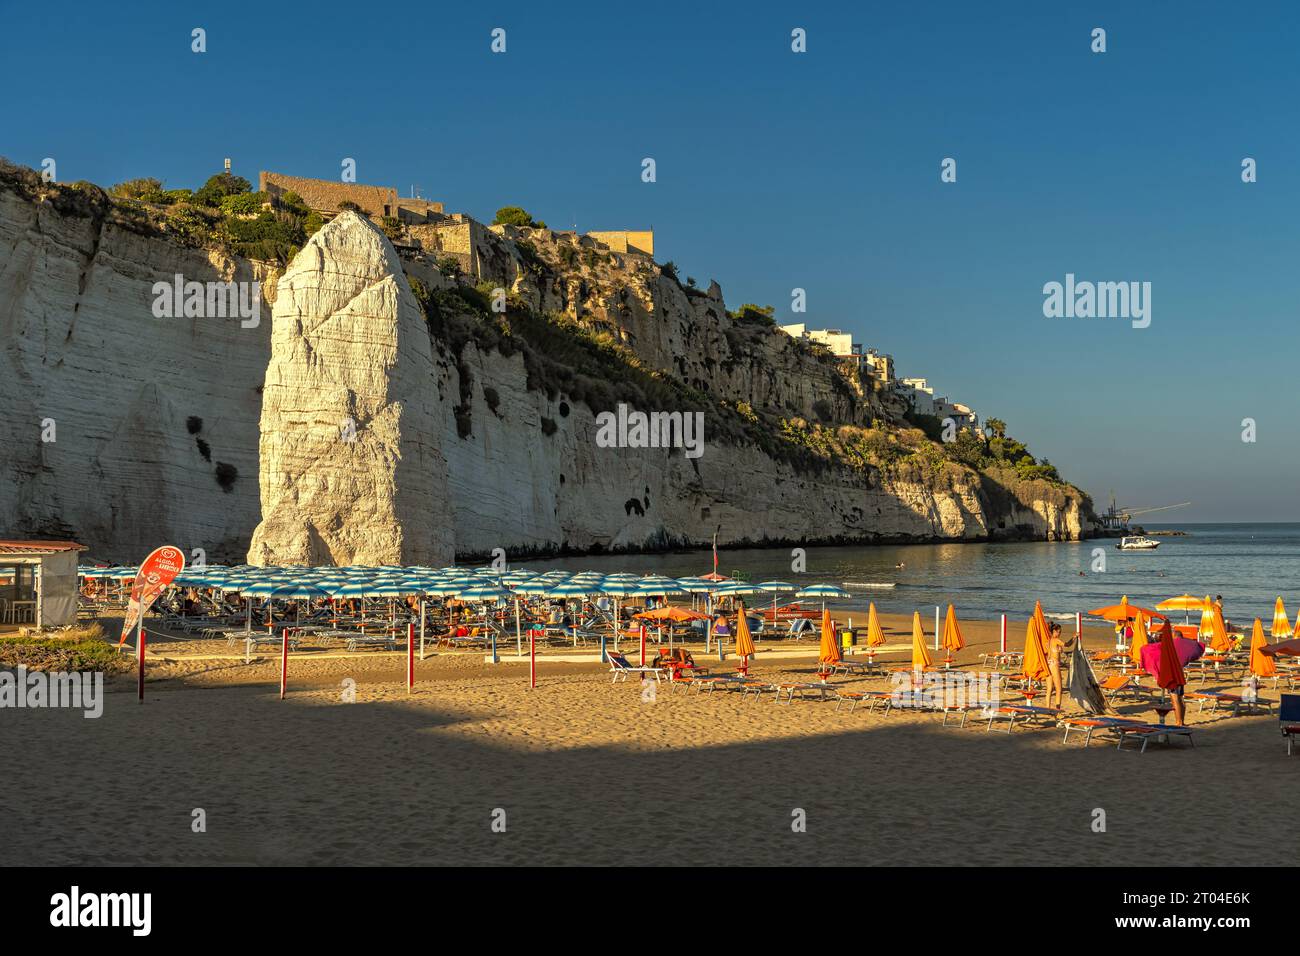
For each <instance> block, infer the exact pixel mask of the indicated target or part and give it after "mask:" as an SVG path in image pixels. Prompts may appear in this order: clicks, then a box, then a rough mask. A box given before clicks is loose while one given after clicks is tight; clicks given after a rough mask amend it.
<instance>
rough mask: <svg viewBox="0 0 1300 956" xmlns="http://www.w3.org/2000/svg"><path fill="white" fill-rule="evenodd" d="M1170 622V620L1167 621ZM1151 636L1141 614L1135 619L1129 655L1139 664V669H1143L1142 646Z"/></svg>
mask: <svg viewBox="0 0 1300 956" xmlns="http://www.w3.org/2000/svg"><path fill="white" fill-rule="evenodd" d="M1166 623H1168V622H1166ZM1150 640H1151V637H1150V635H1149V634H1148V633H1147V625H1146V622H1145V621H1144V620H1143V619H1142V617H1141V616H1138V617H1136V618H1134V619H1133V643H1132V644H1131V645H1129V649H1128V656H1129V659H1130V660H1131V661H1133V663H1134V664H1135V665H1136V666H1137V668H1138V670H1141V669H1142V648H1144V647H1146V646H1147V644H1148V643H1149V642H1150Z"/></svg>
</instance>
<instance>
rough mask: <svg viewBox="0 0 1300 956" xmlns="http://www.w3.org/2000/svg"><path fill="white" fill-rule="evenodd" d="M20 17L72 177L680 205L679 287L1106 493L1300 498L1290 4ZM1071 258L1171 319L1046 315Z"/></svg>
mask: <svg viewBox="0 0 1300 956" xmlns="http://www.w3.org/2000/svg"><path fill="white" fill-rule="evenodd" d="M0 11H2V16H0V22H3V25H4V29H3V31H2V32H0V81H3V84H4V86H3V88H4V89H5V90H6V91H7V95H6V97H5V98H4V101H3V102H0V154H3V155H5V156H7V157H9V158H10V159H13V160H16V161H18V162H23V163H27V164H29V165H33V166H35V165H39V163H40V162H41V160H42V158H44V157H46V156H51V157H54V158H55V159H56V160H57V161H58V171H59V178H60V179H61V180H63V181H71V180H75V179H89V180H92V181H94V182H98V183H101V184H104V185H108V184H111V183H113V182H117V181H119V180H121V179H125V178H129V177H134V176H146V175H151V176H157V177H159V178H161V179H163V180H164V181H165V182H166V183H167V184H168V186H171V187H180V186H194V185H197V184H198V183H200V182H201V181H202V180H203V179H204V178H206V176H208V175H209V174H211V173H212V172H214V171H217V170H218V169H219V168H220V164H221V160H222V158H223V157H225V156H231V157H232V158H233V159H234V166H235V171H236V172H238V173H240V174H242V175H244V176H246V177H248V178H249V179H250V180H255V178H256V174H257V171H258V170H259V169H262V168H266V169H275V170H280V171H285V172H293V173H298V174H304V175H312V176H321V177H329V178H333V177H334V176H337V175H338V172H339V168H340V162H341V161H342V159H343V158H344V157H353V158H355V159H356V160H357V165H358V179H359V180H361V181H363V182H370V183H380V184H391V185H395V186H397V187H399V189H400V190H401V191H402V192H403V194H406V193H407V191H408V189H409V187H410V186H411V185H412V184H418V185H419V186H421V187H422V190H423V195H424V196H425V197H427V198H431V199H440V200H443V201H444V202H446V204H447V208H448V209H449V210H453V211H455V210H463V211H466V212H469V213H470V214H472V215H474V216H476V217H479V218H484V219H490V217H491V215H492V213H493V211H494V210H495V209H496V208H497V207H498V206H501V205H506V204H519V205H523V206H525V207H526V208H527V209H529V211H531V212H532V213H533V214H534V215H535V216H537V217H539V218H542V219H545V220H546V221H547V222H548V223H549V224H550V225H552V226H553V227H557V228H560V227H569V226H572V225H573V224H574V223H576V224H577V225H578V227H579V228H580V229H583V230H587V229H597V228H621V227H641V226H646V225H653V227H654V229H655V231H656V237H655V242H656V247H657V251H658V253H659V255H658V258H659V259H660V260H661V261H662V260H665V259H672V260H673V261H675V262H676V263H677V264H678V266H679V267H680V270H681V273H682V275H683V276H686V275H690V276H694V277H696V278H697V279H698V280H699V281H700V283H701V284H706V283H707V282H708V280H709V279H717V280H718V281H719V282H720V283H721V284H722V287H723V290H724V292H725V294H726V296H727V301H728V303H729V304H731V305H733V306H735V305H738V304H740V303H741V302H744V301H753V302H759V303H770V304H773V305H775V306H777V310H778V316H779V317H780V318H782V319H788V318H792V317H791V316H790V312H789V310H790V290H791V289H792V288H795V287H801V288H804V289H806V290H807V294H808V312H807V315H806V316H799V317H797V318H799V319H805V318H806V320H807V321H809V322H810V323H812V324H815V325H825V326H831V327H842V328H845V329H850V330H852V331H853V332H854V333H855V335H856V337H857V338H858V339H860V340H861V341H862V342H863V343H865V344H866V345H868V346H872V347H877V348H880V349H881V350H883V351H888V352H890V353H892V354H893V355H894V357H895V361H896V363H897V367H898V370H899V372H900V373H901V374H904V375H923V376H926V377H928V378H929V379H930V380H931V382H932V383H934V384H935V385H937V386H938V388H939V389H940V390H941V391H942V392H944V393H946V394H948V395H949V396H950V397H952V398H954V399H956V400H959V401H963V402H966V403H968V404H970V405H972V406H973V407H974V408H975V409H976V410H977V411H978V412H980V413H981V414H982V415H983V416H985V417H987V416H990V415H993V416H997V417H1000V418H1003V419H1005V420H1006V421H1007V423H1008V425H1009V428H1010V431H1011V433H1012V434H1014V435H1016V436H1017V437H1019V438H1021V439H1022V440H1024V441H1026V442H1027V443H1028V444H1029V446H1030V448H1031V449H1032V450H1033V451H1034V452H1035V453H1037V454H1039V455H1040V456H1046V457H1048V458H1050V459H1051V460H1052V461H1053V462H1054V463H1056V464H1057V465H1058V467H1060V468H1061V470H1062V472H1063V473H1064V474H1065V475H1066V476H1067V477H1069V478H1070V479H1072V480H1073V481H1075V482H1076V483H1078V484H1079V485H1081V486H1082V487H1084V488H1085V489H1086V490H1088V491H1089V492H1091V493H1092V494H1093V495H1094V497H1095V498H1096V499H1097V501H1098V504H1099V505H1102V504H1104V503H1105V499H1106V497H1107V495H1108V493H1109V492H1110V490H1112V489H1113V490H1114V491H1115V493H1116V494H1117V495H1118V497H1119V498H1120V502H1121V504H1126V505H1129V506H1143V505H1154V504H1165V503H1170V502H1176V501H1183V500H1189V499H1190V500H1192V501H1194V502H1195V505H1194V507H1192V508H1188V509H1183V510H1182V511H1178V512H1171V513H1170V515H1169V518H1170V520H1186V521H1192V520H1208V521H1215V520H1223V521H1228V520H1276V521H1281V520H1297V519H1300V508H1297V506H1296V504H1295V501H1296V495H1295V493H1294V490H1295V487H1296V484H1297V481H1300V461H1298V460H1297V455H1296V449H1297V448H1300V423H1297V414H1296V411H1297V404H1298V403H1297V402H1296V401H1295V400H1294V399H1293V398H1292V397H1291V393H1292V391H1293V389H1294V388H1295V386H1296V384H1297V383H1300V347H1298V343H1300V336H1297V334H1296V332H1295V330H1294V321H1295V316H1296V311H1297V305H1298V303H1300V278H1297V269H1296V268H1295V265H1296V261H1297V253H1300V240H1298V239H1297V236H1296V230H1295V229H1294V221H1295V210H1296V208H1297V199H1300V196H1298V195H1297V193H1298V192H1300V189H1298V187H1297V182H1298V181H1300V131H1298V124H1297V123H1296V121H1295V116H1296V114H1295V105H1296V103H1297V100H1298V97H1297V93H1300V58H1297V57H1296V56H1295V54H1294V49H1295V46H1296V41H1297V33H1298V32H1300V31H1298V30H1297V28H1298V27H1300V14H1298V13H1297V12H1296V8H1294V7H1293V6H1292V5H1289V4H1285V3H1261V4H1250V5H1247V6H1236V5H1232V4H1228V3H1221V4H1205V3H1188V2H1177V3H1176V2H1144V3H1141V4H1133V3H1124V4H1089V3H1070V4H1066V3H1044V2H1041V0H1039V2H1023V3H1021V2H1009V3H999V4H988V5H985V4H970V3H959V2H949V3H921V2H909V3H906V4H889V5H885V4H878V5H876V4H873V5H870V6H863V5H854V6H853V7H852V8H851V9H844V10H841V9H837V5H836V6H832V5H830V4H804V3H798V4H796V3H766V2H753V3H746V4H701V3H692V4H686V3H675V2H665V3H656V4H652V5H637V4H609V3H586V2H570V3H566V4H563V5H559V6H556V5H551V4H546V5H542V4H535V3H530V4H524V3H498V4H486V5H483V6H481V7H476V8H475V9H473V10H467V9H466V8H465V6H462V5H450V4H448V5H441V4H420V5H418V6H417V5H413V7H412V9H411V10H410V11H403V10H402V9H400V7H399V6H398V5H380V4H376V5H372V6H365V5H358V4H354V3H347V4H344V3H336V2H329V0H320V2H317V3H313V4H304V5H302V8H301V9H297V10H295V9H287V8H285V7H284V6H282V5H277V4H249V3H238V2H230V3H220V4H216V3H184V4H180V3H138V4H131V5H114V6H113V7H104V6H103V5H100V4H94V5H90V4H85V5H82V4H79V3H66V4H60V5H58V7H57V10H56V8H51V7H48V6H43V5H39V4H30V3H27V4H19V3H13V2H11V0H0ZM51 17H57V20H58V23H57V24H54V23H52V22H51ZM56 26H57V27H58V29H57V31H56ZM196 26H198V27H203V28H205V29H206V30H207V39H208V52H206V53H204V54H194V53H192V52H190V31H191V29H192V28H193V27H196ZM494 27H502V28H504V29H505V30H506V31H507V52H506V53H505V54H504V55H494V54H492V53H491V52H490V51H489V42H490V37H489V33H490V31H491V30H492V28H494ZM794 27H803V28H804V29H806V30H807V34H808V52H807V53H806V54H801V55H796V54H794V53H792V52H791V51H790V31H791V29H792V28H794ZM1094 27H1103V28H1105V29H1106V31H1107V47H1108V49H1107V52H1106V53H1104V54H1093V53H1092V52H1091V51H1090V42H1091V41H1090V33H1091V30H1092V29H1093V28H1094ZM646 156H650V157H654V159H655V160H656V164H657V172H658V181H657V182H655V183H653V184H647V183H643V182H641V179H640V169H641V160H642V158H643V157H646ZM1247 156H1249V157H1253V158H1255V159H1256V160H1257V162H1258V176H1259V181H1258V182H1256V183H1254V184H1249V185H1247V184H1243V183H1242V181H1241V175H1240V173H1241V161H1242V159H1243V158H1244V157H1247ZM944 157H953V158H955V159H956V160H957V164H958V165H957V172H958V177H957V182H956V183H955V184H943V183H941V182H940V179H939V167H940V162H941V160H942V159H943V158H944ZM1067 272H1073V273H1075V274H1076V276H1078V277H1079V279H1091V280H1094V281H1123V280H1145V281H1150V282H1151V283H1152V306H1153V309H1152V323H1151V326H1150V327H1149V328H1146V329H1133V328H1131V326H1130V325H1129V323H1128V322H1126V321H1123V320H1117V319H1110V320H1102V319H1047V318H1044V316H1043V314H1042V302H1043V295H1042V287H1043V284H1044V283H1046V282H1049V281H1053V280H1055V281H1062V280H1063V279H1064V276H1065V274H1066V273H1067ZM1247 417H1250V418H1254V419H1255V420H1256V422H1257V428H1258V440H1257V441H1256V442H1255V443H1254V444H1247V443H1243V442H1242V441H1241V432H1242V426H1241V422H1242V419H1243V418H1247Z"/></svg>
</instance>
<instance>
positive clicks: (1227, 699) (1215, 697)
mask: <svg viewBox="0 0 1300 956" xmlns="http://www.w3.org/2000/svg"><path fill="white" fill-rule="evenodd" d="M1187 696H1188V697H1191V698H1192V699H1193V700H1195V701H1197V702H1198V703H1199V704H1200V708H1199V710H1198V711H1197V712H1198V713H1200V712H1203V711H1204V710H1205V705H1206V704H1210V712H1211V713H1214V712H1215V711H1216V710H1218V709H1219V705H1220V704H1222V705H1224V706H1226V707H1231V708H1232V716H1234V717H1236V716H1238V715H1240V714H1241V712H1242V710H1243V709H1245V710H1253V709H1254V708H1256V707H1263V708H1264V709H1265V710H1267V711H1269V712H1270V713H1271V712H1272V710H1273V702H1272V701H1271V700H1265V699H1264V698H1262V697H1253V698H1252V697H1247V696H1246V695H1244V694H1225V693H1223V692H1221V691H1214V690H1198V691H1188V692H1187Z"/></svg>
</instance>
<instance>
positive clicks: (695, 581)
mask: <svg viewBox="0 0 1300 956" xmlns="http://www.w3.org/2000/svg"><path fill="white" fill-rule="evenodd" d="M677 586H678V587H681V588H685V589H686V590H688V591H690V592H691V593H692V594H703V593H704V592H705V591H712V590H713V588H714V587H715V585H714V583H713V582H712V581H706V580H704V579H703V578H678V579H677Z"/></svg>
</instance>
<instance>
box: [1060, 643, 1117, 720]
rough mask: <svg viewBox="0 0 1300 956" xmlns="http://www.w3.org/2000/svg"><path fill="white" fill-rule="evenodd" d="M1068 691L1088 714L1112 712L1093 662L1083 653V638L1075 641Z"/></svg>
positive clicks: (1071, 657)
mask: <svg viewBox="0 0 1300 956" xmlns="http://www.w3.org/2000/svg"><path fill="white" fill-rule="evenodd" d="M1067 689H1068V690H1069V692H1070V696H1071V697H1073V698H1074V699H1075V700H1076V701H1077V702H1078V703H1079V706H1081V707H1082V708H1083V709H1084V710H1086V711H1087V712H1088V713H1090V714H1105V713H1108V712H1110V709H1111V708H1110V705H1109V704H1107V703H1106V695H1105V694H1103V693H1102V690H1101V685H1100V684H1098V683H1097V675H1096V674H1094V673H1093V671H1092V662H1091V661H1089V660H1088V655H1087V654H1085V653H1084V651H1083V638H1082V636H1081V637H1080V638H1079V640H1077V641H1075V643H1074V650H1073V651H1072V652H1071V653H1070V686H1069V687H1068V688H1067Z"/></svg>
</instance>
